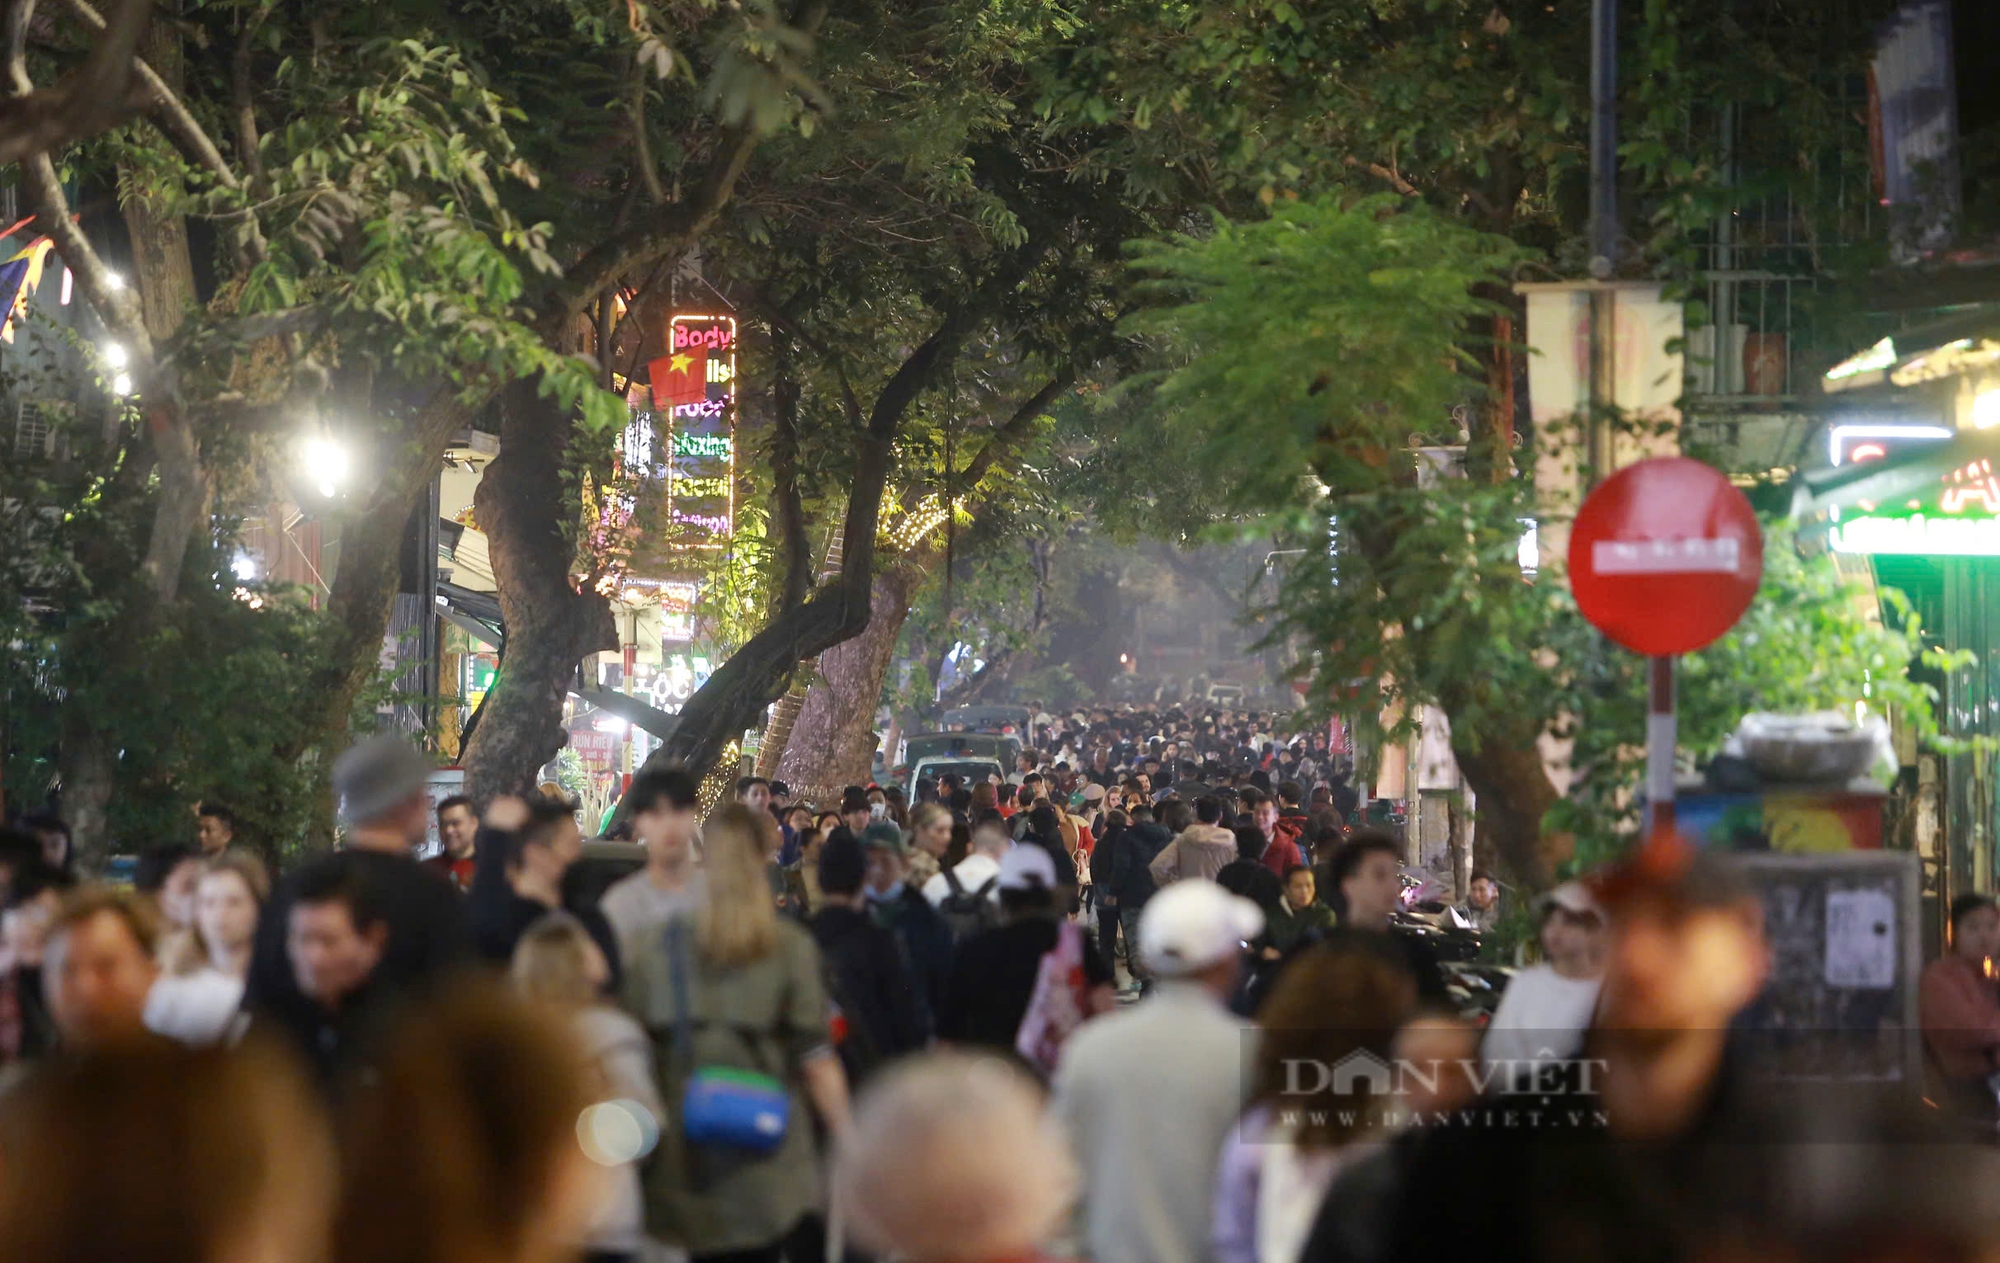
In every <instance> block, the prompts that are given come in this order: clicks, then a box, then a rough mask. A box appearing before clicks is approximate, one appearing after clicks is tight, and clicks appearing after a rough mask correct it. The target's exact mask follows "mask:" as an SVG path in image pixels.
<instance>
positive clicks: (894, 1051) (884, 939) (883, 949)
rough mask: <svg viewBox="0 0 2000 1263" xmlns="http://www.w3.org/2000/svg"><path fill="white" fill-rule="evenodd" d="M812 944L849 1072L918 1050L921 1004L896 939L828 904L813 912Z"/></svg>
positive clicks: (862, 916)
mask: <svg viewBox="0 0 2000 1263" xmlns="http://www.w3.org/2000/svg"><path fill="white" fill-rule="evenodd" d="M812 936H813V941H814V942H816V943H818V944H819V950H820V957H821V959H822V960H823V961H825V963H826V971H827V977H828V982H829V983H830V984H831V985H830V987H829V990H830V991H832V992H833V993H834V997H833V998H834V1003H835V1004H837V1005H838V1006H839V1007H840V1011H841V1016H842V1017H844V1018H845V1019H846V1020H847V1024H848V1031H849V1033H848V1036H847V1039H846V1040H844V1041H842V1045H841V1056H842V1060H843V1062H845V1063H846V1064H847V1066H848V1070H849V1073H851V1074H856V1075H859V1076H865V1075H866V1073H867V1072H868V1071H869V1070H871V1069H873V1068H874V1066H875V1065H877V1064H879V1063H880V1062H882V1061H886V1060H888V1059H889V1058H891V1057H895V1056H897V1055H899V1054H902V1053H906V1052H914V1051H916V1050H917V1049H919V1048H922V1047H923V1046H924V1041H925V1039H926V1038H927V1037H928V1035H929V1031H928V1030H927V1029H926V1027H925V1022H924V1005H923V1002H922V999H921V998H920V997H919V996H918V994H917V989H916V983H915V980H914V979H913V978H912V977H911V976H910V969H909V965H908V964H907V962H905V961H904V959H903V951H902V948H901V946H900V945H899V944H898V943H897V942H896V936H895V935H894V934H892V933H890V932H889V931H888V930H885V929H883V928H882V927H881V926H879V925H877V924H876V923H875V919H874V918H873V917H871V916H869V915H868V914H867V913H866V912H862V911H860V910H859V909H856V908H842V907H834V906H832V905H828V906H827V907H824V908H821V909H820V910H819V911H818V912H817V913H815V914H814V916H813V919H812Z"/></svg>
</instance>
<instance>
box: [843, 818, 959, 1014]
mask: <svg viewBox="0 0 2000 1263" xmlns="http://www.w3.org/2000/svg"><path fill="white" fill-rule="evenodd" d="M861 845H862V849H863V850H864V851H866V853H867V856H868V884H867V885H866V886H865V887H864V888H863V890H862V894H863V895H864V896H865V897H866V898H867V900H868V910H869V911H870V912H871V913H872V914H873V915H874V917H875V919H876V920H877V921H878V922H880V923H881V924H882V926H883V927H884V928H886V929H888V930H889V931H890V932H892V933H893V934H895V936H896V941H897V942H898V943H899V944H900V945H901V947H902V949H903V959H904V960H906V961H908V962H909V966H910V973H911V977H913V978H914V979H915V980H916V982H917V986H918V989H919V994H920V996H921V998H922V1000H923V1005H924V1024H925V1027H926V1029H929V1027H930V1026H931V1025H932V1023H933V1022H934V1021H935V1020H936V1015H937V1012H938V1010H939V1009H940V1008H941V1007H942V1006H943V1004H944V992H945V984H946V982H947V981H948V980H949V979H950V977H951V955H952V935H951V927H950V926H949V925H947V924H945V920H944V917H943V916H941V915H939V913H938V910H937V909H936V908H933V907H931V902H930V900H928V899H926V898H924V896H923V894H922V893H921V892H919V891H917V890H916V889H914V888H913V887H911V885H910V883H909V881H908V880H907V877H908V875H909V858H908V857H909V848H908V847H906V846H905V845H904V844H903V831H902V830H901V829H899V828H897V827H896V826H895V825H893V824H890V823H889V822H888V821H886V820H885V821H882V822H880V823H877V824H872V825H869V826H868V827H867V828H866V829H865V830H863V831H862V834H861Z"/></svg>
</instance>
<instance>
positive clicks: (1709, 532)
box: [1569, 456, 1764, 658]
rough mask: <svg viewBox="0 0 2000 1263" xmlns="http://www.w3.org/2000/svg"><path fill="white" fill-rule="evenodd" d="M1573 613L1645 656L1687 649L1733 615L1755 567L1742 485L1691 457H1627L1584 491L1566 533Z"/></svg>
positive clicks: (1756, 539)
mask: <svg viewBox="0 0 2000 1263" xmlns="http://www.w3.org/2000/svg"><path fill="white" fill-rule="evenodd" d="M1569 574H1570V585H1571V587H1572V588H1573V590H1574V591H1575V593H1576V604H1577V608H1578V609H1580V610H1582V611H1583V616H1584V617H1585V618H1587V619H1589V620H1590V621H1591V622H1592V623H1593V624H1595V625H1596V627H1597V628H1598V629H1599V630H1600V631H1602V632H1603V633H1604V634H1605V635H1607V636H1609V637H1611V639H1613V640H1615V641H1617V642H1618V643H1619V644H1621V645H1623V646H1625V647H1626V648H1627V649H1631V650H1633V651H1635V652H1638V653H1643V654H1646V655H1648V656H1649V657H1655V658H1665V657H1671V656H1673V655H1675V654H1682V653H1692V652H1694V651H1695V650H1697V649H1700V648H1702V647H1703V646H1704V645H1707V644H1710V643H1712V642H1713V641H1714V640H1715V639H1716V638H1717V637H1719V636H1721V635H1722V634H1723V633H1724V632H1726V631H1728V630H1729V629H1730V628H1731V627H1734V626H1735V625H1736V620H1737V619H1739V618H1741V617H1743V611H1744V610H1746V609H1748V608H1750V601H1751V598H1753V597H1755V596H1756V595H1757V584H1758V582H1759V580H1761V579H1762V578H1763V576H1764V535H1763V532H1762V531H1760V530H1758V529H1757V516H1756V514H1754V513H1752V512H1751V511H1750V502H1749V501H1748V500H1746V499H1744V498H1743V493H1742V492H1741V491H1738V490H1737V489H1736V488H1735V487H1732V486H1730V485H1729V480H1728V479H1727V478H1725V477H1723V476H1722V475H1721V474H1720V473H1718V472H1716V471H1715V470H1714V469H1711V468H1710V467H1709V466H1707V465H1704V464H1702V463H1701V462H1700V461H1697V460H1688V459H1687V458H1686V457H1682V456H1666V457H1659V458H1657V459H1654V460H1642V461H1640V462H1639V463H1638V464H1636V465H1628V466H1626V467H1625V468H1624V469H1621V470H1619V471H1618V472H1617V473H1615V474H1613V475H1612V476H1611V477H1610V478H1608V479H1606V480H1605V481H1604V482H1603V483H1602V484H1601V485H1600V486H1599V487H1598V488H1597V490H1595V491H1593V492H1591V493H1590V496H1589V498H1587V499H1586V500H1584V502H1583V508H1582V509H1580V510H1578V512H1577V515H1576V525H1575V526H1574V527H1573V528H1572V529H1571V531H1570V537H1569Z"/></svg>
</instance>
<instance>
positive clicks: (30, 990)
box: [0, 859, 71, 1066]
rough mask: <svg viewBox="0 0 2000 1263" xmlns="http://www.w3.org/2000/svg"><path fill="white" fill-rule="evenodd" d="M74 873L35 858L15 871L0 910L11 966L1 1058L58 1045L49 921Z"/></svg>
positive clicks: (1, 992)
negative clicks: (48, 983)
mask: <svg viewBox="0 0 2000 1263" xmlns="http://www.w3.org/2000/svg"><path fill="white" fill-rule="evenodd" d="M70 885H71V882H70V879H69V878H68V876H66V875H65V874H63V873H61V872H58V871H57V870H55V869H53V868H50V867H48V866H47V865H45V864H43V863H41V862H40V860H39V859H38V860H35V861H34V862H31V863H28V864H25V865H23V866H22V867H21V868H20V869H19V870H18V871H17V872H15V874H14V875H13V878H12V881H11V882H10V884H9V885H8V888H7V907H6V911H5V912H4V913H0V948H4V950H5V956H6V961H7V969H6V972H5V973H4V974H0V1062H4V1063H5V1064H6V1065H9V1066H14V1065H19V1064H21V1063H24V1062H29V1061H33V1060H34V1059H35V1058H37V1057H40V1056H41V1055H42V1054H44V1053H46V1052H48V1051H49V1050H50V1049H51V1048H53V1047H55V1042H56V1027H55V1021H54V1020H53V1019H52V1018H51V1017H50V1016H49V1006H48V1000H47V997H46V993H45V992H44V989H43V987H42V970H43V967H44V965H45V964H46V963H47V960H48V943H49V926H50V925H52V924H54V922H55V918H56V912H57V911H58V910H59V909H61V907H62V900H63V893H64V892H65V891H67V890H68V889H69V888H70Z"/></svg>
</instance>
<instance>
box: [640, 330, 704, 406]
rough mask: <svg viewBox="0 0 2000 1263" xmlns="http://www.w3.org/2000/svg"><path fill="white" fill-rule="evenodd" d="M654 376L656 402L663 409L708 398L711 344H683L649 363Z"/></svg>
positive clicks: (650, 372) (655, 404)
mask: <svg viewBox="0 0 2000 1263" xmlns="http://www.w3.org/2000/svg"><path fill="white" fill-rule="evenodd" d="M646 369H647V372H648V373H649V374H650V375H651V376H652V379H653V406H654V407H656V408H658V409H660V410H661V411H662V412H667V411H671V410H672V409H674V408H681V407H685V406H687V405H688V404H691V403H702V402H704V401H705V400H707V398H708V348H707V347H702V346H690V347H683V348H682V349H680V350H678V351H675V352H673V353H672V354H670V355H662V356H661V357H660V358H659V359H657V360H654V361H653V362H652V363H650V364H648V365H647V366H646Z"/></svg>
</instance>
